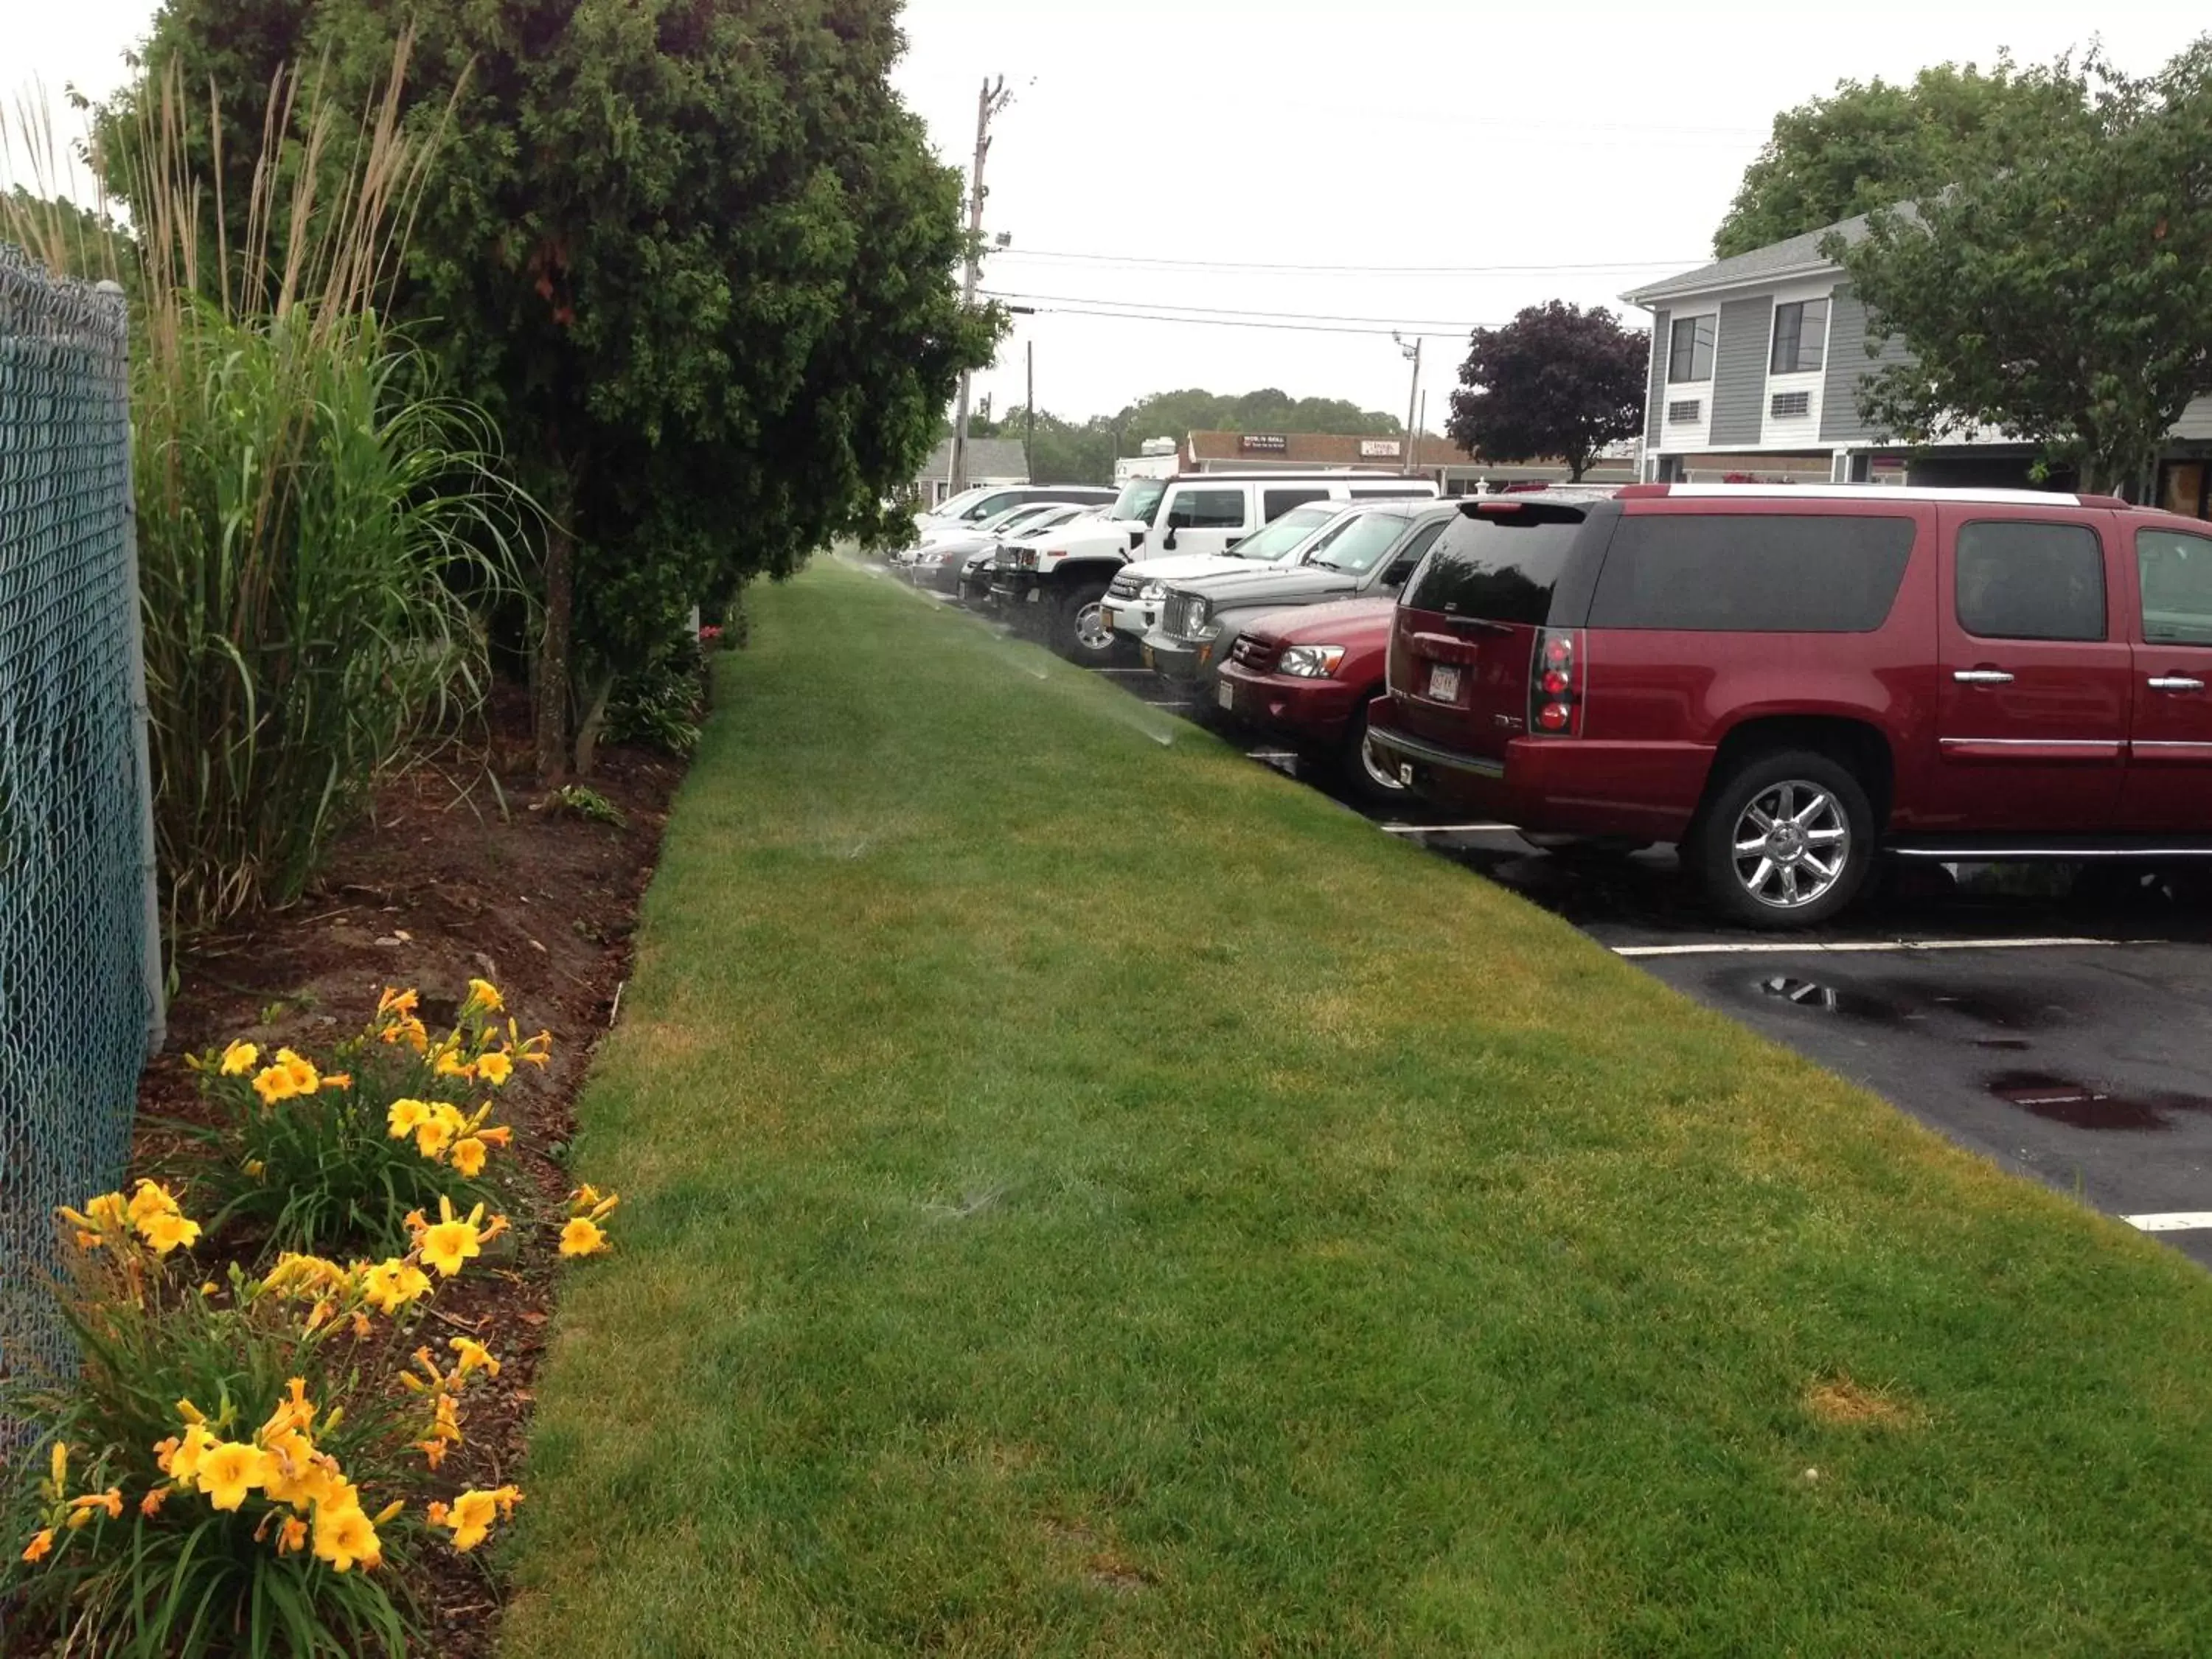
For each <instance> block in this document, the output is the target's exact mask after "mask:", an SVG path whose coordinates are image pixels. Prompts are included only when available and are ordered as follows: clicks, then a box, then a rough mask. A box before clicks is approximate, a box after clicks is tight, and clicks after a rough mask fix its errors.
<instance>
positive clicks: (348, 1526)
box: [315, 1504, 382, 1572]
mask: <svg viewBox="0 0 2212 1659" xmlns="http://www.w3.org/2000/svg"><path fill="white" fill-rule="evenodd" d="M381 1554H382V1551H381V1548H380V1546H379V1544H378V1542H377V1538H376V1528H375V1527H374V1525H373V1524H372V1523H371V1522H370V1521H369V1518H368V1516H365V1515H363V1514H362V1512H361V1506H360V1505H359V1504H342V1505H339V1506H337V1507H332V1506H331V1505H330V1504H316V1505H315V1557H316V1559H318V1560H321V1561H327V1562H329V1563H330V1565H331V1571H334V1572H350V1571H352V1570H353V1569H354V1567H355V1565H356V1564H358V1565H364V1566H374V1565H375V1564H376V1562H377V1560H378V1559H380V1556H381Z"/></svg>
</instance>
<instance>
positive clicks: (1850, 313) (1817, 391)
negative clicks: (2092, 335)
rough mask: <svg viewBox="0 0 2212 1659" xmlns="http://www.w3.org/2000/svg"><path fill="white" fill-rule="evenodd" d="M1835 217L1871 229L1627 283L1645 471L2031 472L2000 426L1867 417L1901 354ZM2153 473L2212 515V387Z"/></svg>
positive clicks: (1839, 477)
mask: <svg viewBox="0 0 2212 1659" xmlns="http://www.w3.org/2000/svg"><path fill="white" fill-rule="evenodd" d="M1830 230H1833V231H1838V232H1840V233H1842V234H1843V236H1844V240H1847V241H1850V240H1857V239H1858V238H1860V237H1863V236H1864V235H1865V234H1866V220H1865V218H1864V217H1863V216H1862V217H1859V218H1856V219H1846V220H1844V222H1842V223H1841V224H1839V225H1832V226H1830V227H1828V228H1826V229H1823V230H1816V231H1814V232H1812V233H1811V234H1808V235H1804V236H1793V237H1791V238H1790V240H1788V241H1785V242H1776V243H1774V244H1772V245H1771V246H1767V247H1762V248H1754V249H1753V250H1752V251H1751V252H1748V253H1741V254H1738V255H1737V256H1736V257H1735V258H1732V259H1723V260H1720V261H1719V262H1717V264H1710V265H1703V266H1700V267H1699V269H1697V270H1690V271H1685V272H1683V273H1682V274H1681V275H1680V276H1669V277H1668V278H1666V279H1665V280H1663V281H1661V282H1656V283H1650V284H1649V285H1648V286H1646V287H1644V288H1640V289H1636V290H1635V291H1634V292H1633V293H1630V294H1626V295H1622V296H1621V297H1622V298H1623V299H1624V300H1625V301H1627V302H1628V303H1629V304H1631V305H1635V306H1641V307H1644V309H1645V310H1647V311H1649V312H1650V313H1651V318H1652V329H1651V342H1652V345H1651V381H1650V389H1649V391H1648V392H1647V394H1646V399H1645V405H1644V477H1646V478H1647V479H1650V480H1652V481H1655V482H1661V481H1666V480H1680V481H1683V482H1695V483H1717V482H1720V481H1722V480H1724V479H1727V478H1731V477H1736V478H1743V477H1753V478H1758V479H1760V480H1764V481H1768V482H1784V481H1787V482H1793V483H1811V482H1816V481H1818V482H1831V481H1832V482H1836V483H1877V484H1879V483H1927V484H1996V485H2007V484H2010V485H2018V484H2024V483H2027V482H2028V481H2029V480H2028V469H2029V468H2030V466H2031V465H2033V463H2034V460H2035V459H2036V455H2037V451H2036V449H2035V447H2034V446H2033V445H2027V444H2017V443H2008V442H2007V441H2004V440H2003V438H2002V435H1999V434H1996V433H1990V434H1988V435H1987V437H1986V441H1956V442H1947V443H1943V444H1940V445H1936V446H1934V447H1930V448H1928V449H1925V450H1915V449H1912V448H1911V447H1907V446H1905V445H1901V444H1899V443H1895V442H1893V441H1890V438H1889V435H1887V434H1885V433H1881V432H1876V431H1875V430H1873V429H1872V428H1869V426H1868V424H1867V422H1865V421H1864V420H1863V419H1862V418H1861V417H1860V415H1859V410H1858V398H1857V391H1858V387H1859V384H1860V382H1861V381H1862V380H1863V379H1864V378H1865V377H1866V376H1868V375H1869V374H1872V373H1874V372H1875V370H1877V369H1880V368H1882V367H1884V366H1885V365H1887V364H1888V363H1891V362H1897V361H1899V358H1900V357H1901V356H1902V355H1903V354H1902V352H1901V349H1900V348H1899V345H1898V343H1897V342H1895V341H1889V342H1887V343H1885V345H1884V347H1883V348H1882V350H1881V352H1880V353H1879V354H1877V355H1869V351H1868V348H1867V323H1866V307H1864V306H1863V305H1862V304H1860V303H1859V301H1858V300H1857V297H1856V296H1855V295H1853V294H1852V292H1851V289H1850V283H1848V282H1846V281H1845V280H1844V274H1843V272H1842V270H1841V269H1840V268H1838V266H1837V265H1836V264H1833V263H1832V262H1831V261H1830V260H1828V259H1826V258H1822V257H1821V253H1820V243H1821V242H1822V240H1825V239H1826V236H1827V235H1828V234H1829V231H1830ZM2051 482H2052V483H2053V484H2054V485H2057V486H2059V487H2063V486H2064V485H2065V484H2066V483H2068V482H2069V481H2068V480H2065V479H2062V478H2054V479H2052V480H2051ZM2150 482H2151V483H2153V484H2154V488H2155V490H2156V494H2155V495H2154V496H2153V497H2152V499H2154V500H2155V501H2158V502H2159V503H2160V504H2161V505H2163V506H2166V507H2171V508H2172V509H2173V510H2174V511H2176V512H2179V513H2190V514H2191V515H2193V516H2195V517H2197V518H2205V517H2208V516H2212V501H2208V499H2207V487H2208V484H2212V397H2204V398H2198V399H2197V401H2196V402H2195V403H2193V404H2191V405H2190V406H2189V408H2188V409H2187V410H2185V412H2184V413H2183V415H2182V417H2181V420H2180V421H2179V422H2178V423H2177V424H2176V425H2175V427H2174V428H2173V431H2172V435H2171V436H2170V438H2169V439H2168V441H2167V447H2166V453H2165V455H2164V457H2163V458H2162V459H2160V464H2159V468H2158V477H2156V479H2154V480H2152V481H2150Z"/></svg>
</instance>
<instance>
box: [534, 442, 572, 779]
mask: <svg viewBox="0 0 2212 1659" xmlns="http://www.w3.org/2000/svg"><path fill="white" fill-rule="evenodd" d="M573 500H574V492H573V491H572V490H571V489H569V488H568V479H567V478H566V477H562V479H561V481H560V483H559V484H558V486H557V487H556V494H555V498H554V500H553V501H551V502H550V503H549V506H550V507H551V509H552V511H551V513H550V523H549V525H548V526H547V528H546V532H545V628H544V633H543V634H542V635H539V638H538V782H539V783H541V784H542V785H544V787H546V788H549V789H550V788H552V787H554V786H555V785H556V784H559V783H562V782H563V781H566V779H567V778H568V684H569V678H570V659H571V658H572V656H573V654H574V650H575V619H576V536H575V532H574V530H573V529H571V528H570V526H569V519H570V506H571V502H572V501H573Z"/></svg>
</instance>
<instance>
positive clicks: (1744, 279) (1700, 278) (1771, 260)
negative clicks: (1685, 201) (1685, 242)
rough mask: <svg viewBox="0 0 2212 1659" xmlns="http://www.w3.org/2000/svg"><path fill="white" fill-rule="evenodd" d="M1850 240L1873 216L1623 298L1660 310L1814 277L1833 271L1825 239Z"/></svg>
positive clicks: (1905, 210)
mask: <svg viewBox="0 0 2212 1659" xmlns="http://www.w3.org/2000/svg"><path fill="white" fill-rule="evenodd" d="M1897 211H1898V212H1899V213H1901V214H1904V215H1906V216H1912V213H1913V210H1912V204H1911V203H1909V202H1908V203H1905V204H1900V205H1899V208H1898V209H1897ZM1831 233H1834V234H1838V235H1840V236H1842V237H1843V239H1844V240H1845V241H1846V242H1858V241H1863V240H1865V239H1866V234H1867V216H1866V215H1865V214H1863V213H1862V214H1859V215H1857V216H1856V217H1854V218H1850V219H1844V220H1841V221H1839V222H1837V223H1835V224H1832V225H1823V226H1821V227H1820V229H1818V230H1808V231H1807V232H1806V233H1805V234H1803V235H1802V236H1792V237H1790V238H1789V239H1788V240H1786V241H1780V242H1769V243H1768V244H1767V245H1766V246H1765V247H1755V248H1753V249H1752V250H1751V252H1748V253H1739V254H1737V255H1736V256H1735V258H1732V259H1717V260H1715V261H1714V262H1713V263H1712V264H1709V265H1699V267H1698V268H1697V269H1696V270H1686V271H1684V272H1683V273H1682V274H1681V275H1680V276H1668V277H1664V278H1662V280H1660V281H1658V282H1656V283H1646V284H1645V285H1644V287H1642V288H1639V289H1634V290H1632V291H1631V292H1630V293H1627V294H1624V295H1621V296H1620V297H1621V298H1622V299H1623V300H1624V301H1627V303H1629V304H1630V305H1632V306H1642V307H1644V309H1645V310H1646V311H1656V310H1657V309H1658V308H1659V307H1661V306H1663V305H1665V304H1666V303H1667V302H1668V301H1669V300H1680V299H1687V298H1690V297H1692V296H1693V295H1702V294H1711V293H1712V292H1714V291H1715V290H1717V289H1724V288H1741V287H1744V286H1745V285H1747V284H1748V283H1765V282H1775V281H1778V280H1780V279H1782V278H1784V277H1787V276H1811V275H1813V274H1814V273H1816V272H1819V271H1824V270H1834V269H1835V268H1836V267H1835V264H1834V262H1833V261H1832V260H1830V259H1827V258H1823V257H1822V256H1821V253H1820V244H1821V243H1822V242H1823V241H1825V240H1827V238H1828V236H1829V234H1831Z"/></svg>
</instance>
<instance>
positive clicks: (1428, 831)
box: [1375, 823, 1513, 836]
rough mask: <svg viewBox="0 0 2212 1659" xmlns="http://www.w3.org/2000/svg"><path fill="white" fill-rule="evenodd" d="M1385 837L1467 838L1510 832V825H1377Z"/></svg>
mask: <svg viewBox="0 0 2212 1659" xmlns="http://www.w3.org/2000/svg"><path fill="white" fill-rule="evenodd" d="M1375 827H1376V829H1380V830H1381V831H1382V832H1383V834H1384V835H1386V836H1468V835H1473V834H1474V833H1475V832H1476V831H1477V830H1483V831H1489V830H1496V829H1511V828H1512V827H1513V826H1512V825H1511V824H1510V823H1378V824H1376V826H1375Z"/></svg>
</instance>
